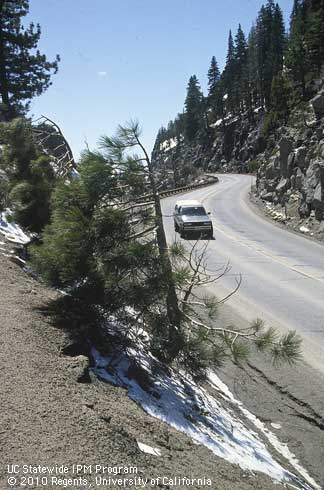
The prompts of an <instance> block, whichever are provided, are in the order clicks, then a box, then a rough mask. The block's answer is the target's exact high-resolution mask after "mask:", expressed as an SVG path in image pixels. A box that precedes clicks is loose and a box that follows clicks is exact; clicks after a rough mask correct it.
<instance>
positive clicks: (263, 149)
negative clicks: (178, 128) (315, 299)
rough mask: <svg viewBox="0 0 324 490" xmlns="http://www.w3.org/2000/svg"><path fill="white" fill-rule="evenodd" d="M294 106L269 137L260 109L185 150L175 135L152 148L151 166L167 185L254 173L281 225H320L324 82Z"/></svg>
mask: <svg viewBox="0 0 324 490" xmlns="http://www.w3.org/2000/svg"><path fill="white" fill-rule="evenodd" d="M313 83H314V90H313V93H315V94H316V95H315V96H314V97H313V98H312V99H311V100H310V102H308V103H303V104H300V105H299V106H297V107H296V108H295V109H294V111H293V112H292V113H291V114H290V117H289V120H288V123H287V125H286V126H281V127H280V128H278V129H276V130H275V131H274V132H272V133H271V134H270V135H268V136H266V137H265V136H264V132H263V131H262V128H263V126H264V118H265V116H266V114H265V112H264V110H263V109H262V108H258V109H256V110H254V112H253V114H251V113H249V114H248V113H243V114H241V115H240V116H235V117H234V116H232V115H229V116H227V117H226V118H225V119H224V120H219V121H216V122H215V123H214V124H212V125H210V126H209V127H208V128H207V129H206V128H205V130H204V133H200V134H198V137H197V138H196V139H195V140H194V142H192V143H191V144H189V143H188V142H187V141H185V140H184V138H183V137H182V136H181V135H180V136H178V137H177V138H176V137H175V138H173V139H170V140H166V141H164V142H163V143H162V144H160V145H158V147H155V149H154V151H153V154H152V160H153V163H154V165H155V166H156V168H158V169H159V170H160V172H161V174H163V173H164V175H165V176H166V181H168V185H169V186H172V185H185V184H187V183H190V182H192V181H193V180H194V179H196V178H197V176H198V175H199V174H200V173H202V172H206V171H207V172H248V171H252V172H255V171H256V177H257V178H256V194H257V195H258V196H259V198H260V199H261V200H262V201H264V202H267V203H271V206H272V207H275V208H282V210H281V213H282V217H283V219H282V221H287V220H289V219H307V218H310V219H314V220H315V221H319V222H321V221H322V220H324V79H321V80H317V81H316V82H313Z"/></svg>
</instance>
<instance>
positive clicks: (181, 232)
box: [180, 230, 187, 238]
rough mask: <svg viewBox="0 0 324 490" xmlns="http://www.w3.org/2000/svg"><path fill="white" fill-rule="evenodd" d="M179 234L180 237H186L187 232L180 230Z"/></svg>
mask: <svg viewBox="0 0 324 490" xmlns="http://www.w3.org/2000/svg"><path fill="white" fill-rule="evenodd" d="M180 236H181V238H186V237H187V233H186V232H185V231H183V230H181V231H180Z"/></svg>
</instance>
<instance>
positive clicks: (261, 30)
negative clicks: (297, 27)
mask: <svg viewBox="0 0 324 490" xmlns="http://www.w3.org/2000/svg"><path fill="white" fill-rule="evenodd" d="M256 29H257V47H258V74H259V79H260V92H261V94H260V95H261V103H262V105H265V106H266V107H267V108H268V107H269V106H270V100H271V84H272V80H273V78H274V77H275V76H276V75H277V74H278V73H279V72H280V70H281V69H282V64H283V52H284V45H285V31H284V24H283V16H282V12H281V9H280V7H279V5H278V4H275V3H274V1H273V0H268V2H267V4H266V6H262V7H261V10H260V12H259V15H258V19H257V26H256Z"/></svg>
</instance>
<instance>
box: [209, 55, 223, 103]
mask: <svg viewBox="0 0 324 490" xmlns="http://www.w3.org/2000/svg"><path fill="white" fill-rule="evenodd" d="M207 77H208V96H209V97H212V96H213V95H214V92H215V88H216V86H217V83H218V81H219V79H220V71H219V68H218V64H217V61H216V58H215V56H213V57H212V59H211V62H210V67H209V70H208V74H207Z"/></svg>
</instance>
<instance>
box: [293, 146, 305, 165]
mask: <svg viewBox="0 0 324 490" xmlns="http://www.w3.org/2000/svg"><path fill="white" fill-rule="evenodd" d="M307 151H308V150H307V148H306V146H301V147H300V148H297V150H296V151H295V159H294V164H295V166H297V167H299V168H302V169H303V168H305V159H306V155H307Z"/></svg>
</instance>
